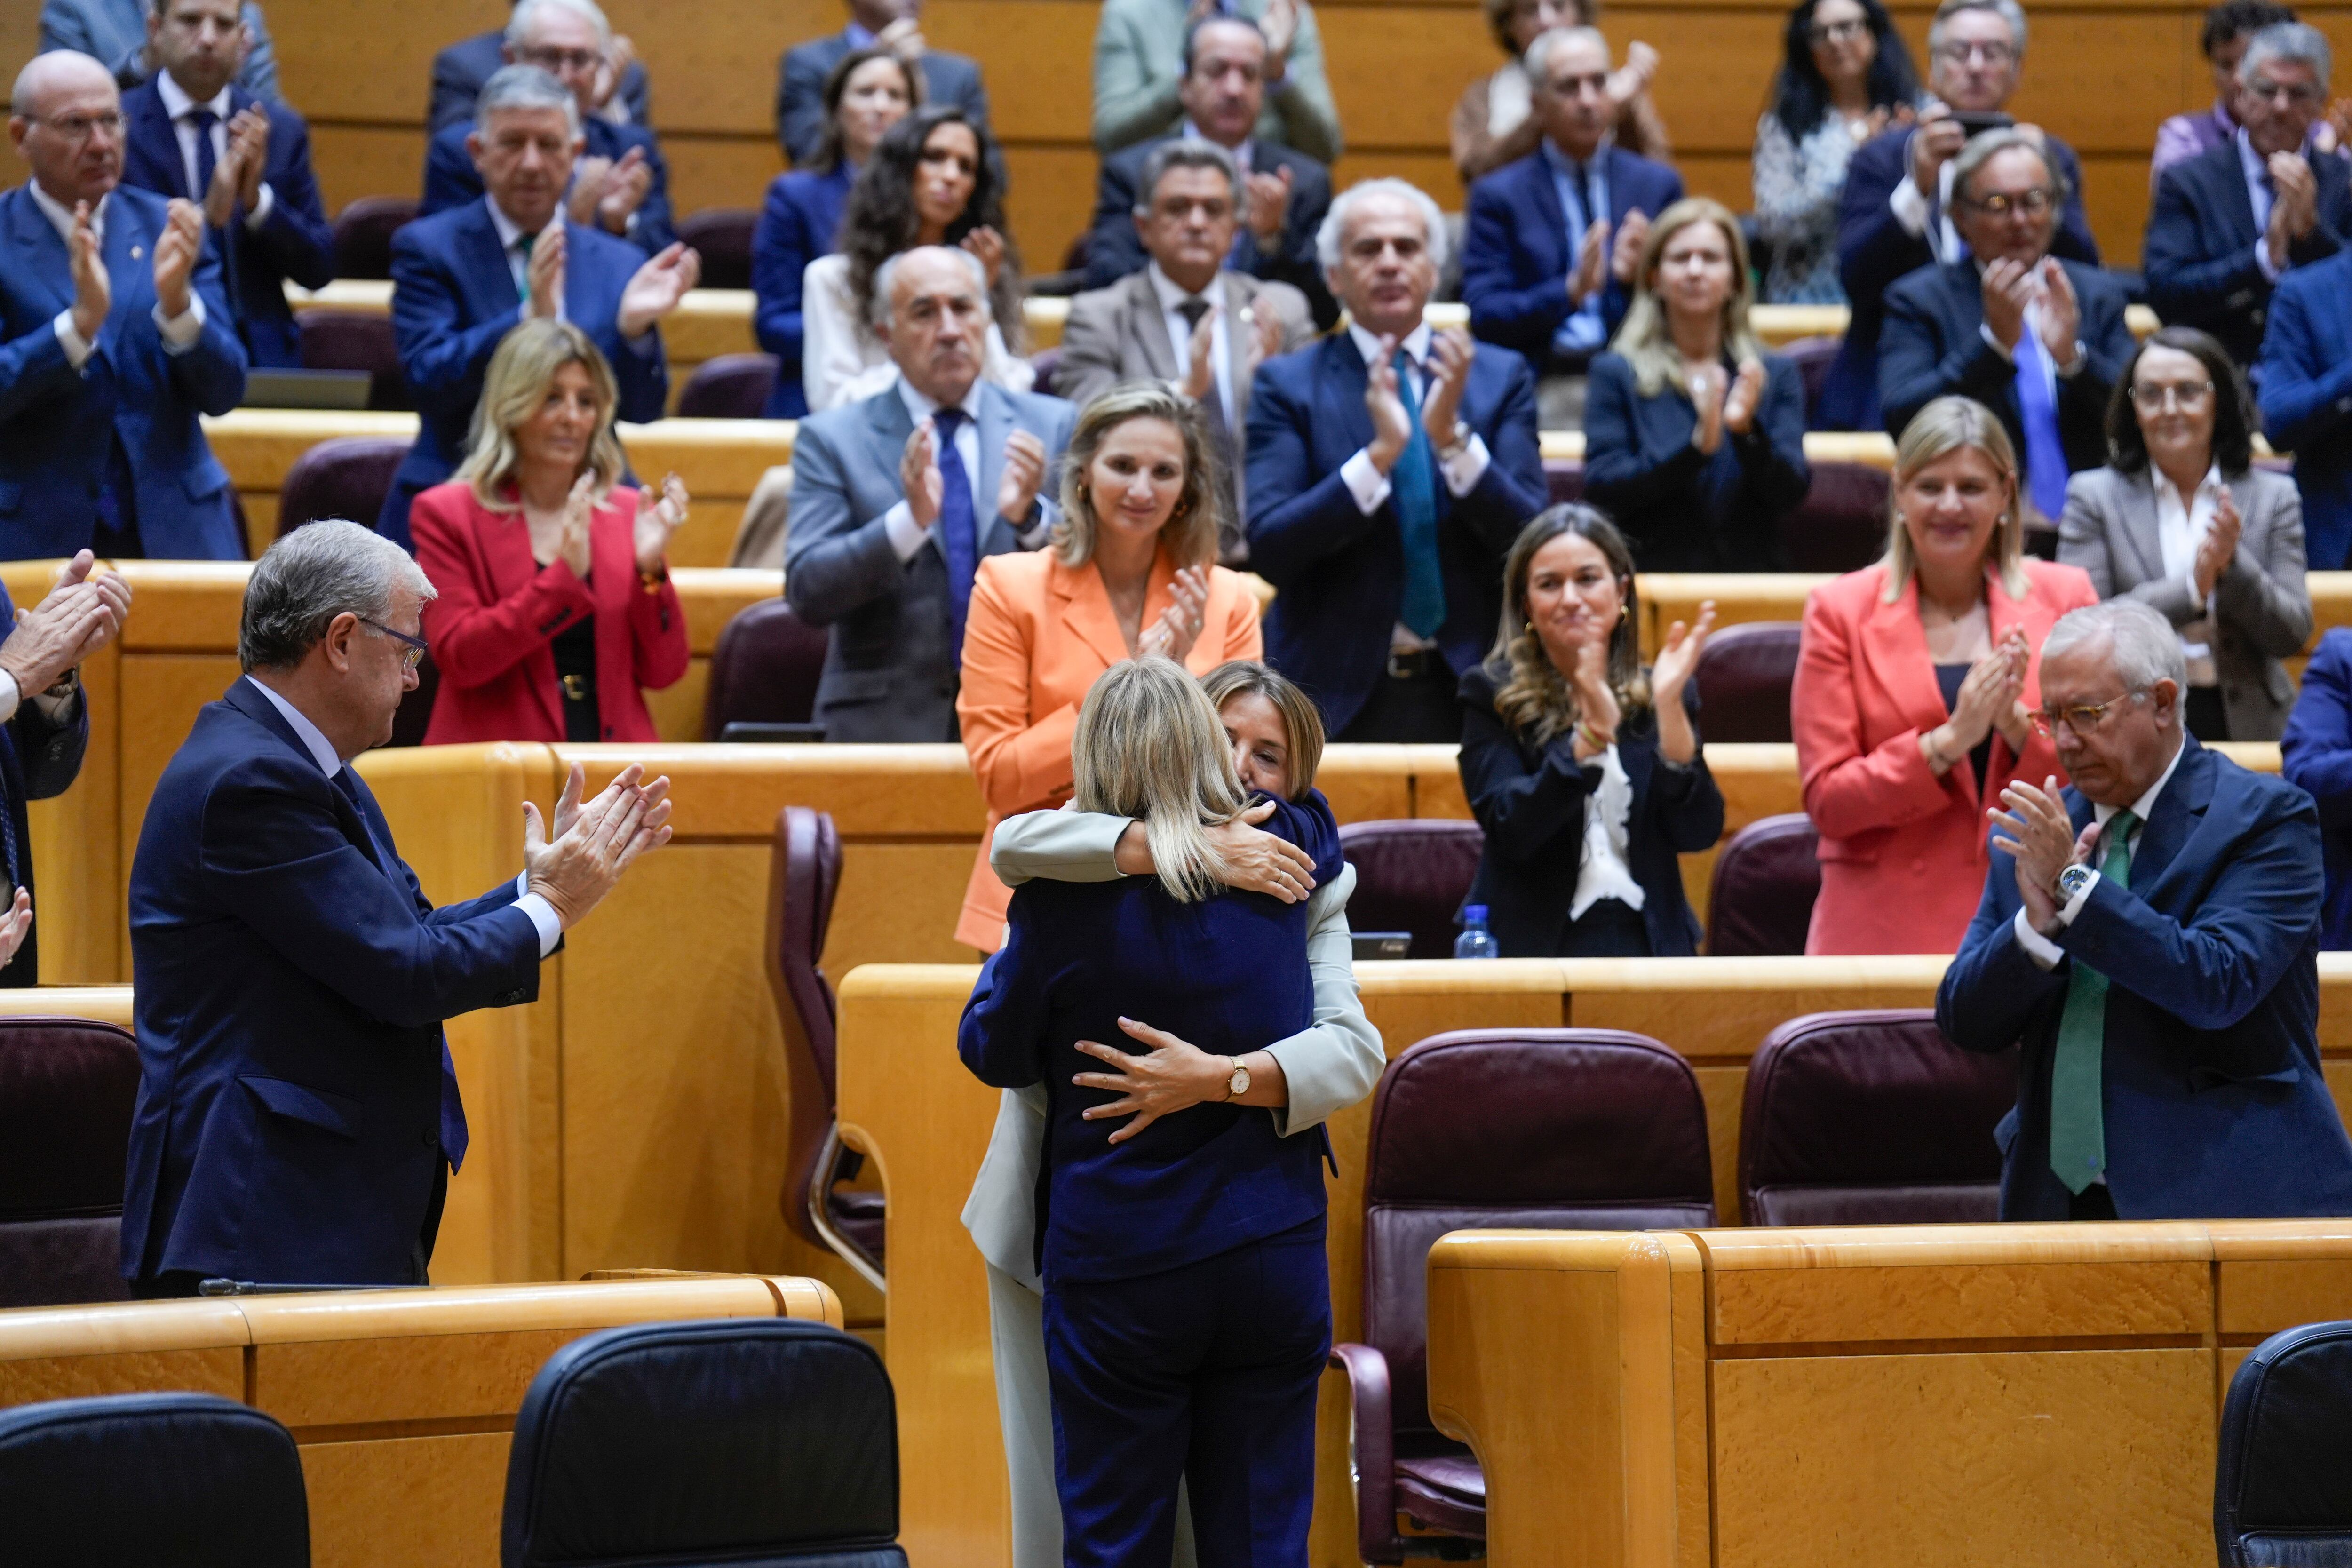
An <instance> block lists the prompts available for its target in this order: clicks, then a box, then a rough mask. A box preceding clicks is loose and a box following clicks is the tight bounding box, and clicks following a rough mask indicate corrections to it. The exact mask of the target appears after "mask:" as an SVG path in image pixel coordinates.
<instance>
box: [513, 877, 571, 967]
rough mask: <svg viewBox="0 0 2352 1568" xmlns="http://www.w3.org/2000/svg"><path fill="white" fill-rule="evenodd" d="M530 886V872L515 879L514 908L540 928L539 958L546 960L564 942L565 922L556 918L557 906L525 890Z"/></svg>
mask: <svg viewBox="0 0 2352 1568" xmlns="http://www.w3.org/2000/svg"><path fill="white" fill-rule="evenodd" d="M529 886H530V872H528V871H525V872H524V873H523V874H522V875H521V876H520V877H517V878H516V879H515V901H514V907H515V908H517V909H519V910H521V911H522V912H523V913H525V914H527V915H529V916H530V923H531V924H532V925H534V926H536V927H537V928H539V956H540V957H541V958H545V957H546V956H547V955H548V954H549V953H551V952H554V951H555V944H556V943H557V942H562V940H563V922H562V921H561V920H559V919H557V918H556V914H555V906H554V905H553V904H551V903H549V902H548V901H547V900H546V899H545V898H544V897H542V896H541V895H540V894H538V893H530V892H525V891H524V890H523V889H526V888H528V887H529Z"/></svg>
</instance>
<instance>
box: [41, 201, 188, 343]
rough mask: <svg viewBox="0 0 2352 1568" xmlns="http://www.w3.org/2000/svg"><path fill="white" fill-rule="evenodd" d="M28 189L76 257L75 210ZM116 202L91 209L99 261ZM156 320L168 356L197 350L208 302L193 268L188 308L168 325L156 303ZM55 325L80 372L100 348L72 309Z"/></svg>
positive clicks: (62, 312)
mask: <svg viewBox="0 0 2352 1568" xmlns="http://www.w3.org/2000/svg"><path fill="white" fill-rule="evenodd" d="M26 189H27V190H29V191H31V192H32V193H33V205H35V206H37V207H38V208H40V209H41V216H43V217H46V218H47V219H48V220H49V226H50V227H51V228H54V229H56V230H57V231H58V238H59V239H61V240H64V241H65V244H66V256H67V258H68V260H70V258H72V256H73V229H74V218H73V209H72V208H71V207H68V206H67V205H64V204H63V203H62V202H59V201H58V199H57V198H56V197H55V196H52V195H49V193H48V192H47V191H45V190H43V189H41V182H40V181H38V180H35V181H33V182H32V183H31V184H29V185H27V186H26ZM113 200H114V197H113V195H112V194H111V193H110V194H108V195H104V196H101V197H100V198H99V203H98V205H96V206H94V207H92V208H91V209H90V213H89V232H90V234H91V235H92V236H93V237H95V238H96V239H97V240H98V252H99V255H100V258H103V257H104V256H105V254H106V209H107V207H108V205H110V204H111V203H112V202H113ZM131 259H132V260H134V261H142V260H143V261H147V262H148V263H149V265H151V266H152V264H153V261H152V258H148V257H143V256H141V255H139V254H137V253H136V252H133V254H132V256H131ZM154 316H155V330H156V331H158V332H161V333H162V334H163V352H164V353H167V354H184V353H187V352H188V351H189V350H190V349H192V348H194V347H195V346H196V340H197V339H198V338H199V337H202V336H203V335H204V331H205V300H204V296H203V295H201V294H199V293H197V292H196V283H195V270H194V268H190V269H189V274H188V308H187V309H186V310H183V311H181V312H180V313H179V314H178V315H177V316H175V317H173V318H172V319H171V320H169V321H166V320H165V319H164V317H163V300H156V301H155V310H154ZM53 324H54V325H55V327H56V328H57V333H58V347H60V348H62V349H64V350H65V351H66V363H68V364H69V365H71V366H72V367H73V368H74V369H75V370H76V371H79V370H80V369H81V368H82V366H83V365H85V364H87V363H89V355H90V351H91V350H92V349H93V348H95V347H96V346H97V345H96V344H94V343H92V342H89V340H88V339H87V338H84V337H83V336H82V335H81V333H79V331H75V330H74V320H73V307H72V306H70V305H68V306H67V307H66V308H65V309H64V310H59V311H58V319H57V321H55V322H54V323H53Z"/></svg>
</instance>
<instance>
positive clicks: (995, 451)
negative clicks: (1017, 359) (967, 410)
mask: <svg viewBox="0 0 2352 1568" xmlns="http://www.w3.org/2000/svg"><path fill="white" fill-rule="evenodd" d="M979 388H980V408H979V415H980V420H979V425H980V475H979V479H980V484H979V486H978V488H977V489H975V490H974V491H973V492H972V498H971V515H972V519H973V521H974V524H975V526H974V528H973V529H972V532H973V535H974V542H975V544H976V545H977V547H978V552H979V553H980V554H982V555H988V554H991V553H992V552H998V551H1003V550H1011V549H1013V547H1014V544H1015V541H1014V540H1013V537H1012V533H1013V531H1012V529H1010V528H1009V527H1007V526H1006V525H1005V523H1004V521H1003V519H1002V518H1000V517H998V516H997V515H996V486H997V481H998V480H1000V479H1003V477H1004V443H1005V440H1006V438H1007V437H1010V436H1011V435H1012V434H1013V401H1012V399H1010V398H1008V397H1006V396H1005V395H1004V394H1003V392H1001V391H999V390H998V389H997V387H996V385H995V384H994V383H992V382H986V381H983V382H981V383H980V384H979ZM1040 493H1043V487H1040Z"/></svg>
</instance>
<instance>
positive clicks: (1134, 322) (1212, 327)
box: [1055, 140, 1315, 565]
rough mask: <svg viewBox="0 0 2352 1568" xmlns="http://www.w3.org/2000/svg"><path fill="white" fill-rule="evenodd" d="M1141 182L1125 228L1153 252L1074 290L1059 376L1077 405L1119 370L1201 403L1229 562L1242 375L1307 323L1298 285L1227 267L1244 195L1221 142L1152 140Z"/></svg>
mask: <svg viewBox="0 0 2352 1568" xmlns="http://www.w3.org/2000/svg"><path fill="white" fill-rule="evenodd" d="M1119 156H1121V157H1125V156H1126V154H1125V153H1121V154H1119ZM1140 184H1141V194H1140V195H1139V196H1138V197H1137V199H1136V203H1135V207H1134V210H1133V211H1132V212H1131V213H1129V215H1128V229H1129V233H1131V234H1134V235H1136V236H1138V237H1140V238H1141V240H1142V244H1143V250H1144V253H1145V255H1146V256H1147V257H1149V258H1150V259H1149V260H1148V261H1147V262H1146V264H1145V266H1144V268H1143V270H1142V271H1140V272H1136V273H1131V274H1129V276H1128V277H1126V278H1123V279H1120V280H1119V281H1118V282H1117V283H1114V284H1112V285H1111V286H1110V287H1109V288H1108V289H1095V290H1093V291H1092V292H1090V293H1086V294H1081V295H1079V296H1078V297H1077V298H1076V299H1075V300H1071V301H1070V317H1069V321H1067V322H1066V324H1065V325H1064V326H1063V328H1062V363H1061V368H1060V369H1058V370H1057V371H1055V388H1056V389H1057V390H1058V391H1059V392H1060V393H1061V394H1062V395H1064V396H1066V397H1067V398H1068V399H1069V400H1070V401H1071V402H1072V403H1074V404H1076V405H1078V406H1079V407H1081V408H1083V407H1085V406H1086V405H1087V404H1088V403H1090V402H1092V401H1093V400H1094V399H1095V397H1096V396H1097V395H1099V394H1102V393H1105V392H1108V391H1109V390H1110V389H1111V388H1112V387H1114V386H1116V385H1118V384H1119V383H1120V382H1122V381H1144V380H1151V381H1165V382H1171V383H1173V384H1176V386H1177V387H1178V388H1179V389H1180V390H1181V391H1182V392H1183V394H1184V395H1186V396H1187V397H1190V398H1192V400H1193V401H1194V402H1196V403H1198V404H1200V405H1201V406H1202V412H1203V413H1205V414H1206V415H1207V416H1208V418H1209V431H1210V435H1211V437H1212V438H1213V439H1214V440H1215V441H1216V442H1217V447H1218V451H1219V452H1220V454H1221V455H1222V456H1223V458H1224V468H1225V474H1224V478H1225V481H1226V487H1225V515H1224V517H1223V518H1221V519H1220V520H1219V521H1218V538H1217V552H1218V555H1219V556H1220V557H1221V558H1222V559H1223V561H1224V562H1225V563H1227V564H1229V565H1230V564H1234V563H1238V562H1239V561H1241V560H1242V559H1244V558H1245V557H1246V556H1247V555H1248V553H1249V552H1248V549H1247V547H1246V546H1245V545H1244V542H1243V540H1242V532H1241V510H1240V508H1239V506H1238V505H1237V504H1236V501H1237V499H1238V489H1239V483H1238V481H1239V479H1240V473H1241V462H1240V460H1239V459H1240V453H1241V450H1242V443H1243V432H1244V428H1245V422H1246V420H1247V418H1248V416H1249V395H1250V378H1251V377H1252V376H1254V375H1255V374H1256V373H1257V367H1258V365H1259V364H1260V363H1262V362H1264V361H1265V360H1269V359H1272V358H1274V357H1275V356H1276V354H1286V353H1290V352H1291V351H1292V350H1293V349H1296V348H1300V347H1303V346H1304V345H1305V344H1306V342H1307V339H1309V338H1311V337H1313V336H1314V335H1315V324H1314V322H1313V321H1311V320H1310V319H1309V318H1308V315H1307V300H1306V298H1305V296H1303V295H1301V294H1300V293H1299V292H1298V290H1297V289H1293V288H1292V287H1290V285H1288V284H1287V283H1262V282H1260V281H1259V280H1258V279H1255V278H1253V277H1251V276H1250V275H1249V274H1248V273H1246V272H1241V271H1236V270H1234V269H1232V268H1228V267H1227V266H1226V264H1225V258H1227V257H1228V256H1230V255H1231V254H1232V253H1233V249H1234V234H1235V232H1236V231H1237V230H1238V229H1239V228H1240V227H1241V216H1240V215H1241V211H1242V208H1243V205H1244V203H1245V201H1246V200H1247V198H1246V197H1245V196H1244V194H1243V192H1244V186H1243V183H1242V172H1241V170H1240V169H1239V168H1238V167H1237V166H1236V165H1235V164H1234V161H1233V158H1232V157H1231V156H1230V155H1229V154H1228V153H1226V152H1225V150H1224V149H1223V148H1222V147H1219V146H1216V145H1214V144H1213V143H1211V142H1192V141H1183V140H1176V141H1168V142H1153V143H1152V144H1151V152H1150V155H1149V156H1148V157H1146V158H1145V159H1144V161H1143V172H1142V177H1141V182H1140Z"/></svg>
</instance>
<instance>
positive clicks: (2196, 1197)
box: [1936, 737, 2352, 1220]
mask: <svg viewBox="0 0 2352 1568" xmlns="http://www.w3.org/2000/svg"><path fill="white" fill-rule="evenodd" d="M2184 743H2185V745H2186V746H2187V748H2188V749H2187V752H2186V753H2185V754H2184V755H2183V756H2182V757H2181V759H2180V763H2179V767H2177V768H2176V769H2174V771H2173V774H2172V778H2171V781H2170V782H2169V783H2168V784H2166V785H2165V786H2164V793H2163V794H2161V795H2158V796H2157V800H2156V809H2155V811H2154V812H2153V814H2152V815H2151V816H2149V818H2148V822H2147V826H2145V827H2144V828H2142V829H2141V831H2140V840H2139V847H2138V848H2137V850H2136V851H2135V852H2134V854H2133V857H2132V867H2131V877H2130V881H2131V887H2130V889H2128V890H2126V889H2123V888H2120V887H2117V886H2116V884H2115V883H2114V882H2113V881H2112V880H2109V879H2105V878H2103V879H2100V881H2099V883H2098V885H2097V886H2096V887H2095V889H2092V892H2091V896H2090V897H2089V899H2087V900H2085V901H2084V904H2083V907H2082V909H2081V910H2080V911H2078V912H2077V913H2076V915H2075V917H2074V923H2073V924H2072V925H2071V926H2069V927H2067V928H2066V929H2065V930H2064V931H2062V932H2060V933H2059V935H2058V937H2057V938H2056V941H2057V944H2058V946H2059V947H2060V948H2062V949H2063V950H2064V951H2065V952H2066V954H2067V955H2068V956H2067V958H2066V959H2065V960H2064V961H2062V962H2061V963H2059V964H2058V965H2057V966H2056V967H2054V968H2053V969H2051V970H2048V971H2046V972H2045V971H2044V970H2042V968H2041V967H2040V966H2039V965H2037V964H2036V963H2034V962H2033V960H2032V958H2031V957H2029V956H2028V955H2027V953H2026V952H2025V950H2024V949H2023V948H2021V947H2020V946H2019V945H2018V942H2017V938H2016V933H2015V932H2014V931H2012V930H2011V924H2010V922H2011V921H2012V920H2013V919H2014V918H2015V917H2016V914H2017V910H2018V907H2019V903H2020V900H2019V898H2018V893H2017V870H2016V866H2015V863H2014V862H2013V861H2012V860H2011V858H2010V856H2009V855H2008V853H2007V852H2005V851H2003V850H2001V849H1999V848H1995V849H1994V850H1993V851H1992V864H1991V866H1990V868H1988V869H1987V871H1986V874H1985V890H1984V901H1983V902H1982V904H1980V905H1979V907H1978V910H1977V916H1976V919H1975V920H1974V921H1972V922H1970V924H1969V932H1968V935H1967V937H1966V938H1965V939H1963V940H1962V942H1961V943H1960V951H1959V953H1958V956H1957V957H1956V958H1954V959H1953V960H1952V965H1951V967H1950V968H1949V969H1948V970H1947V971H1946V972H1945V974H1944V983H1943V984H1942V986H1941V987H1939V988H1938V990H1937V994H1936V1022H1937V1025H1938V1026H1940V1027H1941V1028H1942V1029H1943V1031H1944V1033H1945V1035H1946V1036H1947V1037H1949V1038H1950V1040H1951V1041H1952V1043H1953V1044H1955V1045H1957V1046H1960V1047H1964V1048H1966V1049H1969V1050H1973V1051H2001V1050H2006V1049H2008V1048H2009V1047H2011V1045H2021V1046H2022V1047H2023V1055H2022V1057H2021V1060H2020V1063H2019V1069H2018V1095H2017V1107H2016V1109H2015V1110H2012V1111H2011V1112H2010V1114H2009V1115H2008V1116H2007V1117H2006V1118H2004V1119H2003V1120H2002V1121H2001V1124H2000V1129H1999V1131H1997V1133H1996V1134H1995V1135H1996V1136H1997V1137H1998V1138H2000V1141H2001V1149H2002V1166H2001V1184H2000V1217H2001V1218H2003V1219H2006V1220H2046V1219H2064V1218H2065V1217H2066V1215H2067V1196H2066V1189H2065V1188H2064V1187H2063V1185H2062V1184H2060V1183H2059V1180H2058V1178H2057V1176H2056V1175H2055V1174H2054V1173H2053V1172H2052V1171H2051V1169H2050V1068H2051V1060H2052V1057H2053V1052H2054V1050H2055V1047H2056V1041H2057V1037H2058V1026H2059V1020H2060V1017H2061V1016H2062V1015H2063V1012H2064V1010H2065V1005H2066V991H2067V986H2068V983H2069V980H2070V978H2071V976H2070V972H2069V968H2068V965H2069V964H2070V963H2088V964H2090V965H2092V966H2093V967H2094V968H2095V969H2097V970H2098V971H2099V973H2102V974H2105V976H2106V977H2107V980H2108V983H2109V984H2108V990H2107V1005H2106V1032H2105V1051H2104V1055H2103V1060H2102V1067H2103V1070H2104V1073H2105V1089H2104V1090H2103V1093H2102V1100H2103V1104H2104V1108H2105V1131H2106V1155H2107V1169H2106V1182H2107V1187H2108V1191H2109V1194H2110V1195H2112V1196H2113V1198H2114V1199H2115V1205H2116V1214H2117V1215H2120V1216H2121V1217H2123V1218H2125V1219H2200V1218H2217V1219H2218V1218H2253V1217H2262V1216H2273V1215H2341V1214H2352V1141H2347V1139H2346V1137H2345V1133H2344V1122H2343V1119H2342V1118H2341V1117H2339V1116H2338V1115H2337V1114H2336V1102H2335V1100H2332V1099H2331V1098H2330V1097H2329V1095H2328V1092H2327V1085H2326V1080H2325V1079H2322V1077H2321V1076H2320V1070H2319V969H2318V953H2319V892H2320V872H2319V813H2318V811H2317V810H2316V808H2315V807H2314V806H2313V805H2312V804H2311V797H2310V796H2309V795H2305V794H2304V793H2303V791H2301V790H2299V789H2297V788H2295V787H2294V785H2293V784H2288V783H2286V782H2285V781H2284V780H2283V779H2278V778H2273V777H2270V776H2267V775H2265V774H2262V773H2248V772H2247V771H2246V770H2245V769H2243V768H2242V767H2239V766H2238V765H2237V764H2236V763H2231V762H2230V761H2228V760H2227V759H2225V758H2223V757H2222V756H2221V755H2220V754H2219V753H2217V752H2211V751H2208V750H2207V749H2206V748H2205V747H2203V746H2200V745H2199V744H2198V743H2197V742H2196V740H2195V739H2194V738H2193V737H2192V738H2189V740H2187V741H2186V742H2184ZM2065 799H2066V805H2067V809H2068V811H2069V813H2070V814H2071V815H2072V816H2073V819H2074V828H2075V831H2076V832H2077V833H2080V832H2081V831H2082V829H2083V828H2084V826H2086V825H2088V824H2089V822H2090V821H2091V817H2092V811H2091V805H2090V803H2089V802H2088V801H2086V800H2084V798H2083V797H2082V796H2081V795H2078V794H2077V793H2075V791H2074V790H2073V789H2069V790H2067V791H2066V793H2065ZM2101 853H2102V854H2103V855H2104V853H2105V851H2104V848H2102V850H2101Z"/></svg>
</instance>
